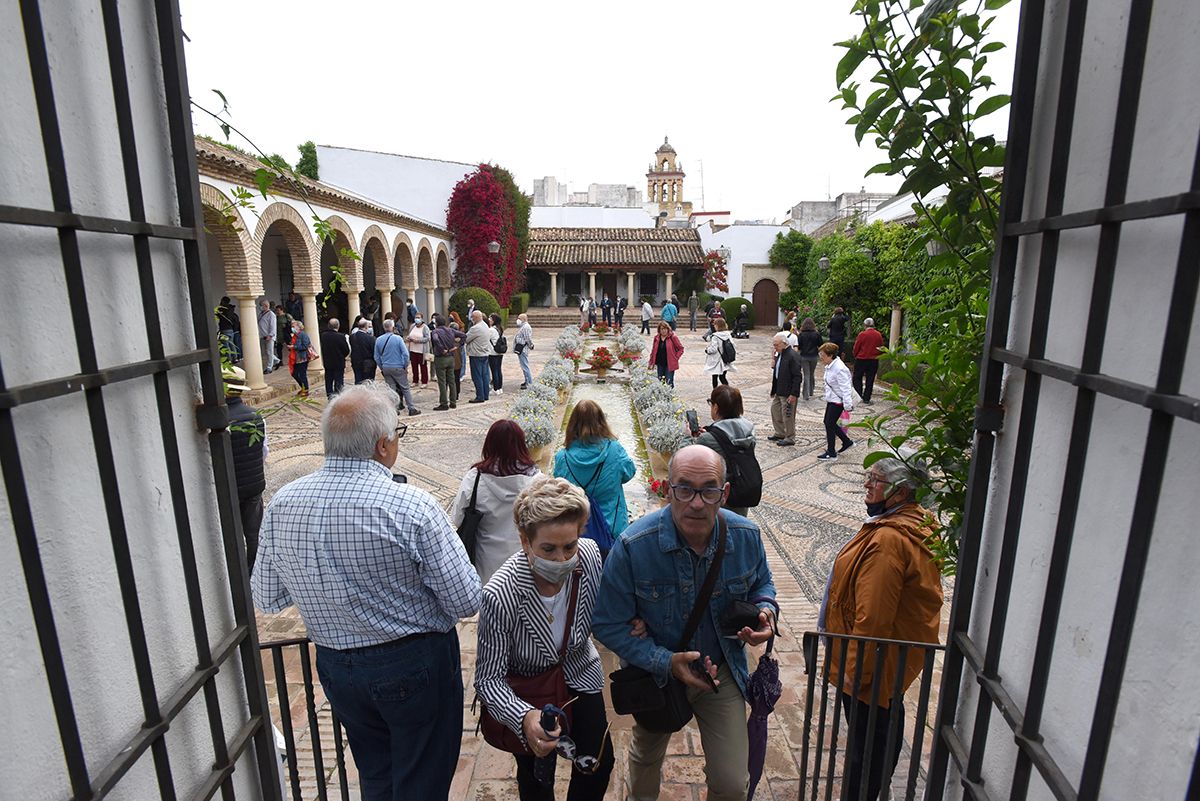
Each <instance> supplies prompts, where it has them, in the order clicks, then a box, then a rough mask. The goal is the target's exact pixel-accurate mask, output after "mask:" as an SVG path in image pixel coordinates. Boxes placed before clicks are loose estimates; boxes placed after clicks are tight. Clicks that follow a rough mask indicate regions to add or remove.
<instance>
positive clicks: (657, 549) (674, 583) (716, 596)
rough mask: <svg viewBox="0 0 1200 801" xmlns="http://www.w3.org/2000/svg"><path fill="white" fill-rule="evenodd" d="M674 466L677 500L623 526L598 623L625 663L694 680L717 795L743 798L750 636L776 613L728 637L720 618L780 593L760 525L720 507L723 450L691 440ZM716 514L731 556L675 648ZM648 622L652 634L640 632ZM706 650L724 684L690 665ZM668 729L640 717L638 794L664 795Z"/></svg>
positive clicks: (711, 542)
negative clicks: (737, 602) (735, 606)
mask: <svg viewBox="0 0 1200 801" xmlns="http://www.w3.org/2000/svg"><path fill="white" fill-rule="evenodd" d="M669 475H670V484H671V496H670V499H671V505H670V507H669V508H665V509H660V510H659V511H657V512H652V513H650V514H648V515H646V516H645V517H643V518H642V519H641V520H638V521H637V522H635V523H633V524H632V525H631V526H629V528H627V529H625V531H624V533H623V534H622V535H621V537H620V538H619V539H618V540H617V542H616V544H615V545H614V546H613V549H612V551H611V552H610V553H609V555H608V560H607V562H606V563H605V566H604V579H603V581H602V582H601V584H600V592H599V595H598V597H597V598H596V610H595V612H594V614H593V618H592V632H593V633H594V634H595V635H596V638H597V639H598V640H600V642H602V643H604V644H605V645H606V646H608V647H609V648H610V649H611V650H612V651H614V652H615V653H616V654H617V655H618V656H620V657H621V658H622V659H624V660H625V661H626V662H628V663H629V664H631V665H636V666H638V667H640V668H643V669H644V670H648V671H650V672H651V673H652V674H654V676H655V678H656V679H657V680H658V682H659V684H660V686H661V685H663V684H666V682H667V679H668V677H670V676H674V677H675V678H676V679H678V680H679V681H681V682H683V683H684V684H686V685H687V686H688V699H689V700H690V701H691V703H692V709H693V711H694V712H695V715H696V723H697V725H698V726H699V728H700V739H701V743H702V744H703V747H704V754H705V767H704V772H705V776H706V779H707V783H708V798H709V801H744V800H745V798H746V788H747V784H748V781H749V774H748V772H747V767H746V761H747V755H748V748H749V745H748V742H747V737H746V701H745V698H744V696H745V692H746V683H747V681H748V679H749V675H748V671H747V669H746V653H745V645H746V644H750V645H758V644H760V643H764V642H766V641H767V639H768V638H769V637H770V635H771V629H772V628H773V626H774V620H773V619H772V617H773V614H772V611H771V610H770V609H769V608H767V605H766V604H765V603H764V604H762V607H763V611H762V612H761V613H760V614H759V627H758V629H757V630H751V629H750V628H743V629H742V630H741V631H740V632H739V633H738V636H737V637H736V638H729V637H722V636H721V634H720V620H721V615H722V614H723V613H724V612H725V610H726V608H727V607H728V606H729V605H730V603H731V601H732V600H733V599H735V598H739V599H742V600H754V599H758V598H762V597H769V598H774V597H775V585H774V583H772V581H771V570H770V568H769V567H768V566H767V555H766V552H765V551H764V550H763V546H762V539H761V537H760V534H759V530H758V526H756V525H755V524H754V523H751V522H750V521H749V520H747V519H746V518H744V517H741V516H740V515H736V514H733V513H731V512H729V511H726V510H723V509H721V504H722V503H723V502H724V501H725V498H726V497H727V496H728V494H729V484H728V483H726V481H725V463H724V461H723V460H722V458H721V456H720V454H718V453H717V452H716V451H714V450H712V449H711V448H706V447H704V446H703V445H689V446H687V447H685V448H682V449H680V450H679V451H677V452H676V453H675V456H674V457H673V458H672V459H671V466H670V473H669ZM718 515H720V516H721V517H722V518H723V519H724V520H725V523H726V528H727V537H726V543H725V557H724V560H723V561H722V564H721V572H720V575H719V577H718V580H717V582H716V585H715V587H714V589H713V594H712V600H711V601H710V602H709V605H708V614H706V615H705V616H704V617H703V618H702V620H701V623H700V627H699V629H698V630H697V632H696V634H695V635H694V636H693V638H692V641H691V642H690V643H688V644H687V646H686V650H684V651H680V652H673V651H672V649H673V648H675V646H677V645H678V644H679V638H680V637H681V636H682V635H683V629H684V627H685V625H686V624H687V618H688V616H689V614H690V613H691V611H692V605H693V604H694V603H695V601H696V596H697V594H698V593H699V591H700V587H701V585H702V584H703V583H704V577H705V575H706V574H707V572H708V568H709V565H710V564H711V563H712V560H713V557H714V556H715V555H716V550H717V532H718V530H719V529H718V524H717V516H718ZM631 624H632V625H633V629H632V630H631V628H630V626H631ZM643 627H644V635H643V636H638V635H639V634H640V633H641V632H642V630H643ZM698 659H702V660H703V665H704V669H705V670H706V671H707V672H708V674H709V676H710V677H712V679H714V683H715V684H716V687H717V692H714V691H713V689H712V686H711V685H710V684H709V683H708V682H707V681H706V680H705V679H704V678H703V677H702V676H700V675H697V674H696V673H694V672H693V671H692V670H691V669H690V668H689V665H690V664H691V663H692V662H693V661H695V660H698ZM670 738H671V735H670V734H659V733H655V732H650V731H646V730H645V729H642V728H641V727H640V726H638V725H637V724H636V723H635V724H634V727H633V742H632V744H631V745H630V748H629V785H630V798H632V799H634V801H649V799H654V798H657V797H658V792H659V784H660V781H661V777H662V776H661V774H662V761H663V757H664V756H665V755H666V751H667V742H668V741H669V740H670Z"/></svg>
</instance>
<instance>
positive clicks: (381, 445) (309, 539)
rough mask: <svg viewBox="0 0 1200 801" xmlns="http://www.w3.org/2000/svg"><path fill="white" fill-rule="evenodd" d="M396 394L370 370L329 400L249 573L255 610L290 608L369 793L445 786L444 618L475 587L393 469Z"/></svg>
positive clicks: (449, 671) (447, 657)
mask: <svg viewBox="0 0 1200 801" xmlns="http://www.w3.org/2000/svg"><path fill="white" fill-rule="evenodd" d="M396 402H397V398H396V394H395V393H394V392H393V391H392V390H391V388H389V387H387V386H386V385H384V384H379V383H374V382H372V383H367V384H361V385H358V386H352V387H348V388H347V389H346V390H345V391H344V392H342V393H341V394H340V395H337V396H335V397H334V398H333V399H331V400H330V401H329V403H328V404H327V405H326V407H325V410H324V412H323V414H322V416H321V435H322V438H323V439H324V442H325V463H324V464H323V465H322V466H321V468H320V469H319V470H317V472H315V473H312V474H310V475H307V476H304V477H302V478H298V479H296V480H295V481H293V482H291V483H289V484H287V485H285V486H284V487H283V488H282V489H280V490H279V491H278V492H277V493H276V494H275V497H274V498H272V499H271V504H270V506H269V507H268V508H267V512H266V516H265V518H264V520H263V526H262V537H261V544H260V550H259V555H258V565H257V567H256V568H255V570H254V575H253V578H252V580H251V587H252V589H253V592H254V602H255V603H256V604H257V605H258V607H259V608H260V609H262V610H263V611H264V612H270V613H275V612H280V611H282V610H283V609H285V608H287V607H288V606H291V605H292V604H295V605H296V606H297V607H299V609H300V616H301V617H302V618H303V619H304V625H305V628H306V629H307V631H308V636H309V637H310V638H311V639H312V641H313V642H314V643H316V647H317V674H318V676H319V677H320V680H321V686H322V687H323V688H324V690H325V695H326V696H327V697H328V698H329V703H330V705H331V706H332V707H333V711H334V714H336V715H337V717H338V719H339V720H341V722H342V725H344V726H345V727H346V733H347V735H348V737H349V741H350V751H351V752H352V753H353V754H354V762H355V765H356V766H357V767H358V773H359V780H360V784H361V789H362V797H363V798H364V799H367V800H368V801H382V799H392V798H446V797H447V795H448V794H449V791H450V782H451V780H452V779H453V777H454V770H455V767H456V766H457V764H458V754H459V747H460V744H461V740H462V710H463V683H462V665H461V660H460V657H459V644H458V635H457V633H456V631H455V624H456V623H457V622H458V621H459V620H460V619H462V618H466V617H470V616H471V615H474V614H475V613H476V612H477V611H478V610H479V605H480V602H481V598H482V593H481V589H480V583H479V574H478V573H476V572H475V568H474V567H473V566H472V565H471V562H470V560H469V559H468V558H467V553H466V550H465V549H464V548H463V545H462V541H461V540H459V538H458V535H457V534H456V533H455V531H454V529H453V528H452V527H451V526H450V520H449V518H448V517H447V516H446V513H445V511H443V509H442V507H441V506H440V505H439V504H438V502H437V500H436V499H435V498H434V497H433V496H432V495H430V494H429V493H427V492H425V491H424V490H421V489H417V488H416V487H414V486H412V485H411V484H398V483H396V482H394V481H393V480H392V473H391V467H392V465H393V464H395V462H396V454H397V451H398V449H399V445H400V443H399V440H400V434H401V432H402V431H403V427H400V426H397V425H396Z"/></svg>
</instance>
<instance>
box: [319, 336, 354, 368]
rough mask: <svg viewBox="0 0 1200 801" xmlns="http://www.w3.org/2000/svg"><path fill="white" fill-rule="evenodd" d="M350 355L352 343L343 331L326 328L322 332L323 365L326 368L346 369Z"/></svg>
mask: <svg viewBox="0 0 1200 801" xmlns="http://www.w3.org/2000/svg"><path fill="white" fill-rule="evenodd" d="M349 355H350V343H348V342H347V341H346V335H345V334H343V333H342V332H341V331H334V330H333V329H331V328H326V329H325V330H324V331H322V332H321V364H323V365H325V366H326V367H343V368H344V367H345V366H346V357H347V356H349Z"/></svg>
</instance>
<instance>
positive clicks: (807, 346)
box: [797, 331, 824, 359]
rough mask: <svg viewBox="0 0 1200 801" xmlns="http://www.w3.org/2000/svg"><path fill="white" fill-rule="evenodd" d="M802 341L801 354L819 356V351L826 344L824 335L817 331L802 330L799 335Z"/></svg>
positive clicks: (812, 356)
mask: <svg viewBox="0 0 1200 801" xmlns="http://www.w3.org/2000/svg"><path fill="white" fill-rule="evenodd" d="M797 339H798V340H799V342H800V355H801V356H807V357H809V358H812V359H815V358H817V351H818V349H820V347H821V345H823V344H824V342H823V340H822V337H821V335H820V334H818V333H817V332H816V331H801V332H800V336H799V337H797Z"/></svg>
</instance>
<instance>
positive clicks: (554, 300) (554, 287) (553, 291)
mask: <svg viewBox="0 0 1200 801" xmlns="http://www.w3.org/2000/svg"><path fill="white" fill-rule="evenodd" d="M550 308H552V309H557V308H558V273H557V272H551V273H550Z"/></svg>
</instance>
